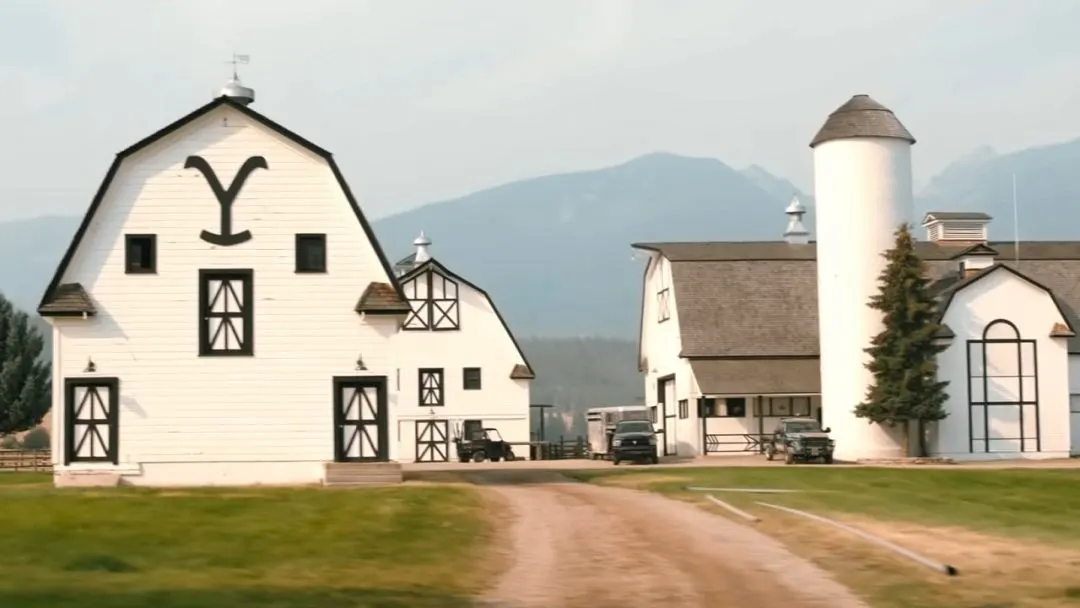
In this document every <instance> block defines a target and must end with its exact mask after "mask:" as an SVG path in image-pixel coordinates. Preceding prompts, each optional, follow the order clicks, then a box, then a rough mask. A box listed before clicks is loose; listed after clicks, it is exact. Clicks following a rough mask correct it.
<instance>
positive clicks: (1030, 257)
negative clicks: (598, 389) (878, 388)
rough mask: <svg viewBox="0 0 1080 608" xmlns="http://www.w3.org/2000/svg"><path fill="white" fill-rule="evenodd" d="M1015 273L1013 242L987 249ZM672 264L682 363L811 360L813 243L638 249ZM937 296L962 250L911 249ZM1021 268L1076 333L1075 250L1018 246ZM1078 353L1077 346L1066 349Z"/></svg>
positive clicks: (1078, 250) (1079, 246)
mask: <svg viewBox="0 0 1080 608" xmlns="http://www.w3.org/2000/svg"><path fill="white" fill-rule="evenodd" d="M988 245H989V246H990V247H992V248H994V249H996V250H998V251H1000V252H1002V256H1003V259H1001V260H999V261H1000V262H1001V263H1003V264H1005V265H1007V266H1011V267H1014V268H1015V267H1016V262H1015V261H1014V259H1013V257H1014V255H1013V254H1014V251H1015V250H1014V244H1013V243H989V244H988ZM634 247H635V248H637V249H644V250H648V251H653V252H657V253H660V254H662V255H663V256H664V257H666V258H667V259H668V260H669V261H670V262H671V272H672V287H673V289H674V291H675V305H676V310H677V312H678V315H679V326H680V327H679V329H680V333H681V337H682V352H681V353H680V354H681V356H684V357H808V356H809V357H814V356H817V355H818V353H819V341H820V339H819V336H818V325H817V247H816V245H815V244H814V243H809V244H804V245H793V244H789V243H786V242H782V241H778V242H773V241H763V242H744V243H738V242H730V243H723V242H719V243H638V244H635V245H634ZM915 247H916V252H917V253H918V254H919V256H920V257H921V258H922V259H923V260H924V261H926V263H927V270H928V272H929V274H930V277H931V278H932V279H935V280H936V281H938V283H937V284H936V285H935V288H936V289H939V290H945V289H946V288H947V287H949V285H950V284H951V283H955V282H956V281H958V280H959V279H960V278H959V276H958V275H957V273H956V270H957V265H956V264H957V263H956V261H955V259H956V258H957V257H958V256H961V255H963V252H964V251H966V249H967V248H966V247H957V246H947V245H939V244H936V243H929V242H916V244H915ZM1018 249H1019V254H1020V255H1019V257H1020V260H1021V261H1020V265H1019V269H1020V270H1021V272H1022V273H1023V274H1024V275H1025V276H1026V277H1030V278H1031V279H1032V280H1034V281H1036V282H1038V283H1039V284H1040V285H1043V286H1045V287H1046V288H1047V289H1049V290H1050V291H1051V292H1052V293H1053V295H1054V296H1055V298H1056V300H1057V301H1058V302H1059V304H1060V305H1061V308H1062V310H1063V312H1064V313H1065V315H1066V316H1067V318H1068V320H1069V322H1070V324H1071V325H1072V326H1073V327H1080V323H1078V316H1077V314H1076V312H1075V311H1077V310H1080V243H1077V242H1053V241H1033V242H1021V243H1019V247H1018ZM1069 350H1070V352H1074V353H1080V339H1076V338H1074V339H1072V340H1070V342H1069Z"/></svg>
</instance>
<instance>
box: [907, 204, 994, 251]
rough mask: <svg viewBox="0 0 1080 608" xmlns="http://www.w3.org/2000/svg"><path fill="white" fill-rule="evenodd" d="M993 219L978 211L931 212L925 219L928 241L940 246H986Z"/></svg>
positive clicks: (924, 224) (924, 226)
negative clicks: (980, 244) (988, 228)
mask: <svg viewBox="0 0 1080 608" xmlns="http://www.w3.org/2000/svg"><path fill="white" fill-rule="evenodd" d="M990 220H991V217H990V216H989V215H987V214H985V213H981V212H977V211H931V212H929V213H927V214H926V216H925V217H923V222H922V224H923V228H926V240H928V241H930V242H931V243H938V244H939V245H957V246H971V245H976V244H979V243H982V244H986V241H987V240H989V238H988V231H987V227H988V226H989V225H990Z"/></svg>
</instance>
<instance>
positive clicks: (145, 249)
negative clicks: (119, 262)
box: [124, 234, 157, 274]
mask: <svg viewBox="0 0 1080 608" xmlns="http://www.w3.org/2000/svg"><path fill="white" fill-rule="evenodd" d="M124 272H126V273H127V274H153V273H155V272H157V235H156V234H128V235H125V236H124Z"/></svg>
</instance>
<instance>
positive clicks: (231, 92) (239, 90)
mask: <svg viewBox="0 0 1080 608" xmlns="http://www.w3.org/2000/svg"><path fill="white" fill-rule="evenodd" d="M250 62H251V56H250V55H239V54H237V53H233V58H232V60H231V61H226V62H225V63H231V64H232V66H233V69H232V78H230V79H229V82H226V83H225V86H223V87H221V88H220V89H218V90H217V91H216V93H215V95H214V97H221V96H223V95H224V96H225V97H229V98H230V99H232V100H233V101H236V102H237V103H242V104H244V105H245V106H246V105H248V104H249V103H251V102H253V101H255V89H252V88H249V87H245V86H244V85H242V84H240V76H239V75H238V74H237V73H236V66H237V65H240V64H245V65H246V64H248V63H250Z"/></svg>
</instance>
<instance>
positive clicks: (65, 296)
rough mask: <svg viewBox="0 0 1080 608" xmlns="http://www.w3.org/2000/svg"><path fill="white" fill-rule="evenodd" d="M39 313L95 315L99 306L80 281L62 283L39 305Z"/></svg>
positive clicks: (51, 314)
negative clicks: (96, 306)
mask: <svg viewBox="0 0 1080 608" xmlns="http://www.w3.org/2000/svg"><path fill="white" fill-rule="evenodd" d="M38 313H39V314H41V315H44V316H56V317H64V316H73V315H80V316H81V315H84V314H85V315H94V314H97V308H95V307H94V301H93V300H92V299H91V298H90V294H88V293H87V292H86V289H85V288H83V286H82V285H80V284H78V283H61V284H60V285H57V286H56V289H54V290H52V292H51V293H50V294H49V297H48V298H47V299H46V300H45V301H43V302H42V303H41V306H39V307H38Z"/></svg>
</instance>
